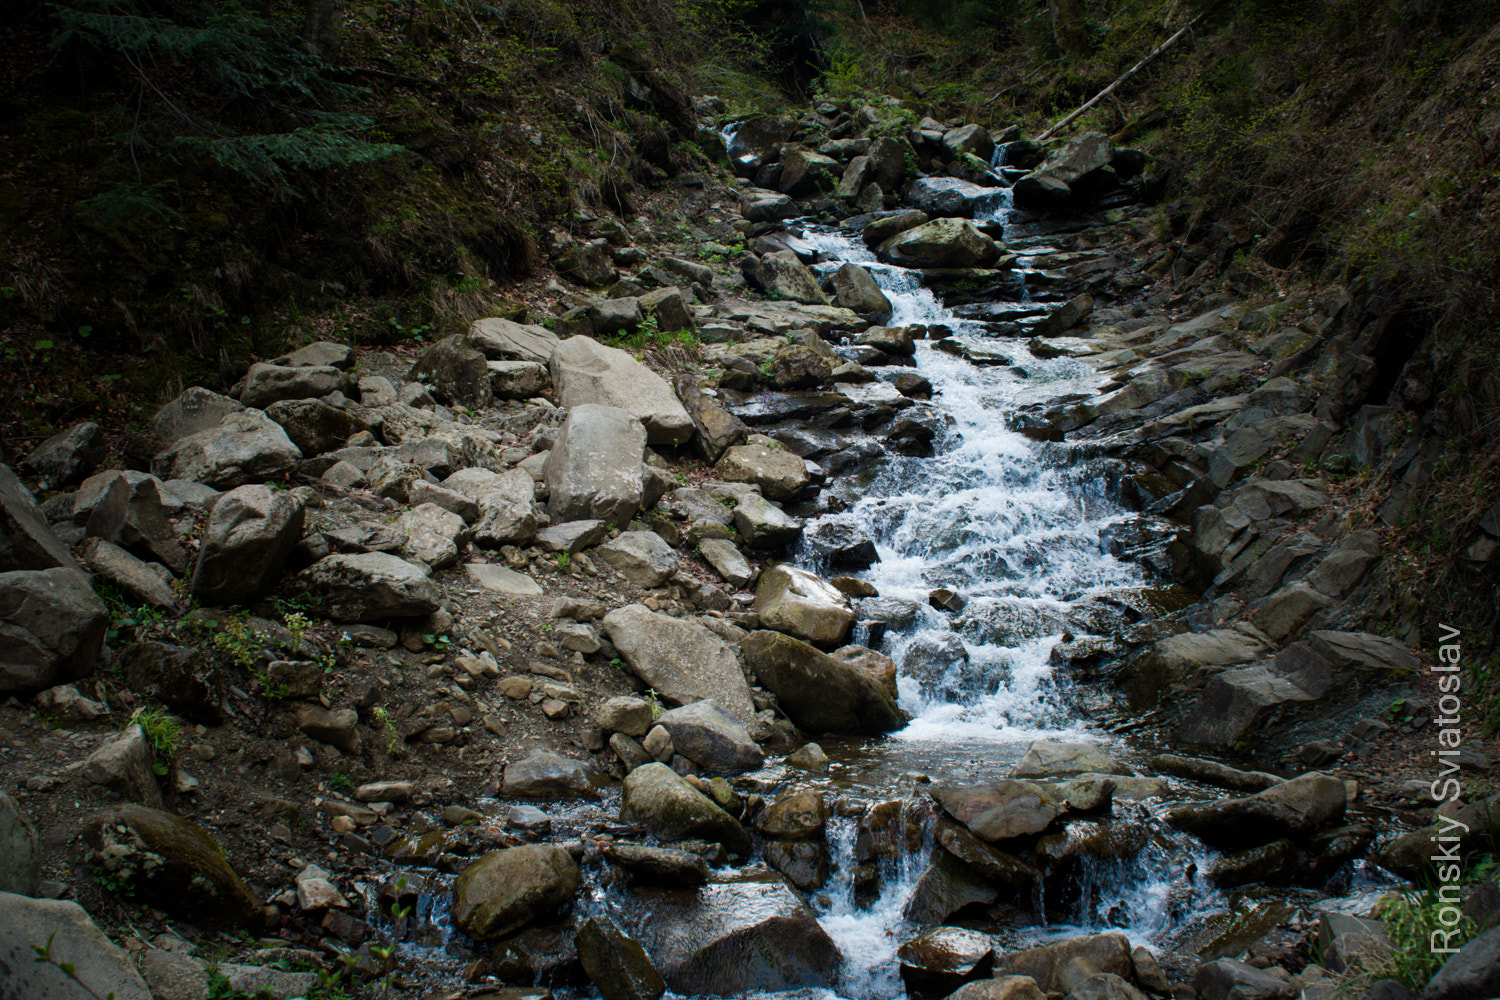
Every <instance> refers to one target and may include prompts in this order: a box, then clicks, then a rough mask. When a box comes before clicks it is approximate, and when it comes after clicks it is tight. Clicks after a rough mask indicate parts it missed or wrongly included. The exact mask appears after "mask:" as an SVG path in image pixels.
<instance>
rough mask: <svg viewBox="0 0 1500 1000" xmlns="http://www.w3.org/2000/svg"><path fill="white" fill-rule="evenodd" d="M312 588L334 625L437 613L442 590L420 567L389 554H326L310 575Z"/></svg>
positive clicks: (308, 577) (309, 579)
mask: <svg viewBox="0 0 1500 1000" xmlns="http://www.w3.org/2000/svg"><path fill="white" fill-rule="evenodd" d="M305 575H306V578H307V582H308V585H309V586H310V587H311V589H312V590H313V592H314V593H316V594H318V595H320V596H321V597H322V598H323V604H322V610H323V611H324V612H325V613H326V614H327V615H328V616H329V617H330V618H333V619H334V620H336V621H345V622H350V621H356V622H362V621H375V620H376V619H380V618H409V617H414V616H416V615H429V614H432V612H434V611H436V610H437V607H438V596H439V595H438V589H437V587H436V586H434V585H433V582H432V581H431V580H429V579H428V578H427V574H425V573H423V572H422V569H421V567H418V566H413V565H412V564H411V563H409V562H407V561H406V560H404V559H401V558H399V557H397V556H393V555H391V554H389V553H387V552H362V553H359V554H357V555H349V556H344V555H339V556H328V557H326V558H324V559H320V560H319V561H318V562H316V563H314V564H313V565H312V566H310V567H309V568H308V569H307V571H306V574H305Z"/></svg>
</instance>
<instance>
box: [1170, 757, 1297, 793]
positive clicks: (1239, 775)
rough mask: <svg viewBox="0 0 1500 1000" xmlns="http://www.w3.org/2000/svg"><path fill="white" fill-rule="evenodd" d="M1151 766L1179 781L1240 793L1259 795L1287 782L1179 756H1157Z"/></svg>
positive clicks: (1210, 761)
mask: <svg viewBox="0 0 1500 1000" xmlns="http://www.w3.org/2000/svg"><path fill="white" fill-rule="evenodd" d="M1151 766H1152V767H1154V768H1155V769H1156V770H1158V771H1165V772H1166V773H1168V774H1175V775H1177V776H1178V777H1179V778H1191V779H1192V780H1194V781H1201V782H1203V783H1204V784H1208V785H1218V786H1220V787H1221V788H1230V789H1233V790H1234V791H1237V792H1259V791H1261V790H1263V789H1266V788H1270V787H1271V786H1272V785H1279V784H1281V782H1282V781H1284V780H1285V779H1283V778H1278V777H1277V776H1276V775H1274V774H1267V773H1265V772H1264V771H1241V770H1238V769H1236V768H1233V767H1230V766H1228V765H1227V764H1220V763H1219V762H1218V761H1212V760H1199V759H1197V758H1195V757H1183V756H1180V755H1178V754H1170V753H1164V754H1157V755H1156V756H1155V757H1152V758H1151Z"/></svg>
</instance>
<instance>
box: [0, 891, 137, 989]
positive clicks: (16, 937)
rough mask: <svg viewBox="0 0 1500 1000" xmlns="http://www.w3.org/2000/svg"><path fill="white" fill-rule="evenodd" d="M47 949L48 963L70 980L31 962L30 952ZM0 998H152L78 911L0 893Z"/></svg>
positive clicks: (124, 957) (125, 958)
mask: <svg viewBox="0 0 1500 1000" xmlns="http://www.w3.org/2000/svg"><path fill="white" fill-rule="evenodd" d="M49 945H50V947H51V956H52V959H53V962H55V963H60V962H67V963H68V964H69V965H71V966H72V967H73V975H74V976H75V977H76V979H74V978H69V977H68V976H66V975H64V974H63V972H62V971H61V970H60V969H58V968H57V967H56V966H55V965H54V964H52V963H46V962H38V961H37V960H36V959H37V956H36V952H34V951H33V950H32V947H33V946H36V947H39V948H40V947H47V946H49ZM0 996H3V997H7V998H15V1000H23V998H24V1000H99V998H101V997H105V996H112V997H113V998H114V1000H152V996H153V995H152V993H151V990H150V989H149V988H148V987H147V986H146V983H145V981H144V980H143V979H142V978H141V975H140V973H139V972H137V971H136V969H135V966H134V965H133V964H132V963H131V961H130V956H129V955H128V954H126V952H125V951H124V949H122V948H120V947H118V946H116V945H115V944H114V943H113V942H112V941H110V939H109V938H108V937H106V936H105V935H104V932H103V931H101V930H100V929H99V928H98V927H97V926H95V925H94V922H93V921H92V920H90V919H89V915H88V913H86V912H85V911H84V909H83V907H81V906H79V905H78V904H77V903H72V902H67V901H65V900H60V899H31V898H29V897H27V896H22V895H16V894H14V893H9V892H0Z"/></svg>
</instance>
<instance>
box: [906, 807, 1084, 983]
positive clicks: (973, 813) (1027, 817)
mask: <svg viewBox="0 0 1500 1000" xmlns="http://www.w3.org/2000/svg"><path fill="white" fill-rule="evenodd" d="M932 797H933V798H934V799H935V800H937V803H938V805H940V806H942V807H943V809H944V811H945V812H947V813H948V815H950V816H952V817H953V818H954V819H956V820H958V821H959V822H960V823H962V824H963V825H964V826H966V827H967V828H968V829H969V830H970V832H972V833H973V834H974V835H975V836H976V837H979V838H980V839H981V840H985V841H989V842H991V843H993V842H995V841H998V840H1010V839H1011V838H1013V837H1024V836H1028V835H1030V834H1034V833H1041V832H1042V831H1043V830H1045V829H1047V828H1048V827H1049V826H1051V825H1052V821H1053V820H1055V819H1057V817H1058V816H1060V815H1062V813H1063V811H1064V808H1065V804H1064V803H1063V802H1061V801H1059V800H1057V799H1054V798H1053V797H1052V796H1051V795H1049V794H1048V793H1047V792H1046V791H1045V790H1044V789H1043V788H1042V787H1041V786H1039V785H1037V784H1034V783H1033V782H1029V781H1009V780H1006V781H997V782H992V783H990V784H982V785H938V786H937V787H935V788H933V789H932ZM1028 974H1029V973H1028Z"/></svg>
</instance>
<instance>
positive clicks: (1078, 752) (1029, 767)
mask: <svg viewBox="0 0 1500 1000" xmlns="http://www.w3.org/2000/svg"><path fill="white" fill-rule="evenodd" d="M1129 773H1130V769H1129V768H1128V767H1126V766H1125V765H1124V764H1121V763H1120V762H1119V761H1117V760H1115V759H1114V758H1113V757H1111V756H1110V755H1109V754H1107V753H1105V752H1104V751H1103V750H1100V749H1099V748H1098V747H1097V746H1095V745H1094V744H1092V743H1062V742H1058V741H1055V740H1037V741H1035V742H1033V743H1031V744H1030V745H1029V746H1027V747H1026V753H1025V755H1024V756H1023V757H1022V758H1021V761H1020V763H1018V764H1017V765H1016V769H1015V770H1014V771H1012V772H1011V775H1010V776H1011V777H1012V778H1076V777H1078V776H1079V775H1080V774H1129Z"/></svg>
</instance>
